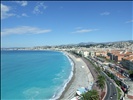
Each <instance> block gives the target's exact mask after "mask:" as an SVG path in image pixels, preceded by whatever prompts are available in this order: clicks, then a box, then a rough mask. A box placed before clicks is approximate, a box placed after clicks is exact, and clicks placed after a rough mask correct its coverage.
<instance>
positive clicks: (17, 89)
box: [1, 51, 73, 100]
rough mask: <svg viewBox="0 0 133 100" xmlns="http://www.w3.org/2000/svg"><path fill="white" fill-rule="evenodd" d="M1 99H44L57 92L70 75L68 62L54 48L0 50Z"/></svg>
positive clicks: (58, 93)
mask: <svg viewBox="0 0 133 100" xmlns="http://www.w3.org/2000/svg"><path fill="white" fill-rule="evenodd" d="M1 58H2V59H1V96H2V100H7V99H12V100H15V99H16V100H18V99H23V100H27V99H28V100H37V99H40V100H48V99H55V98H58V97H59V96H60V95H61V92H62V91H63V89H64V86H65V85H66V83H68V81H69V80H70V78H71V77H72V70H73V69H72V63H71V62H70V59H68V57H67V56H65V55H64V54H63V53H61V52H55V51H2V52H1Z"/></svg>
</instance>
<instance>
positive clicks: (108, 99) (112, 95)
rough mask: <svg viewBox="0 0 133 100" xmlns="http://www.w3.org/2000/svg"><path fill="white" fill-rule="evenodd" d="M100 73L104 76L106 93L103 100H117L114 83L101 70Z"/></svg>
mask: <svg viewBox="0 0 133 100" xmlns="http://www.w3.org/2000/svg"><path fill="white" fill-rule="evenodd" d="M102 75H104V76H105V78H106V84H107V94H106V96H105V98H104V100H117V90H116V87H115V85H114V83H113V82H112V81H111V80H110V79H109V78H108V77H107V76H106V75H105V74H104V72H102Z"/></svg>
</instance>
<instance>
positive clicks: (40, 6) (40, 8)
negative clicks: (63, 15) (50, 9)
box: [33, 2, 47, 14]
mask: <svg viewBox="0 0 133 100" xmlns="http://www.w3.org/2000/svg"><path fill="white" fill-rule="evenodd" d="M46 8H47V6H45V5H44V2H40V3H39V4H37V6H35V7H34V10H33V13H34V14H43V11H44V10H45V9H46Z"/></svg>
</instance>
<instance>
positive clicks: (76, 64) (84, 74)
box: [57, 51, 93, 100]
mask: <svg viewBox="0 0 133 100" xmlns="http://www.w3.org/2000/svg"><path fill="white" fill-rule="evenodd" d="M62 53H64V54H65V55H66V56H68V57H69V59H70V60H71V61H72V62H73V76H72V78H71V79H70V81H69V82H68V83H67V85H66V87H65V88H64V91H63V92H62V94H61V95H60V97H59V98H58V99H57V100H64V99H69V100H70V99H72V98H73V97H74V96H75V94H76V90H77V89H78V88H80V87H88V85H89V82H93V77H92V75H91V73H90V71H89V69H88V67H87V65H86V63H85V62H84V61H83V60H82V59H81V58H76V57H75V56H74V55H73V54H71V53H68V52H64V51H62ZM82 66H84V68H83V67H82ZM77 76H78V77H77Z"/></svg>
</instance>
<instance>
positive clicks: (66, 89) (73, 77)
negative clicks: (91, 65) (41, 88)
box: [57, 52, 75, 100]
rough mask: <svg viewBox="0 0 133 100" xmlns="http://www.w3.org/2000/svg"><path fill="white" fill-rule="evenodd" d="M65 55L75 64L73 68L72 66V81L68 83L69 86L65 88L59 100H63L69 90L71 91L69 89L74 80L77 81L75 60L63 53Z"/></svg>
mask: <svg viewBox="0 0 133 100" xmlns="http://www.w3.org/2000/svg"><path fill="white" fill-rule="evenodd" d="M63 53H64V54H65V55H66V56H68V57H69V59H70V60H71V61H72V62H73V66H72V67H73V76H72V78H71V79H70V81H69V82H68V83H67V85H66V87H65V90H64V91H63V92H62V94H61V96H60V97H59V98H58V99H57V100H61V99H63V97H64V95H65V93H66V92H67V91H68V89H69V87H70V86H71V84H72V82H73V80H74V79H75V62H74V61H73V59H72V58H71V57H70V56H69V54H68V53H66V52H63Z"/></svg>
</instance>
